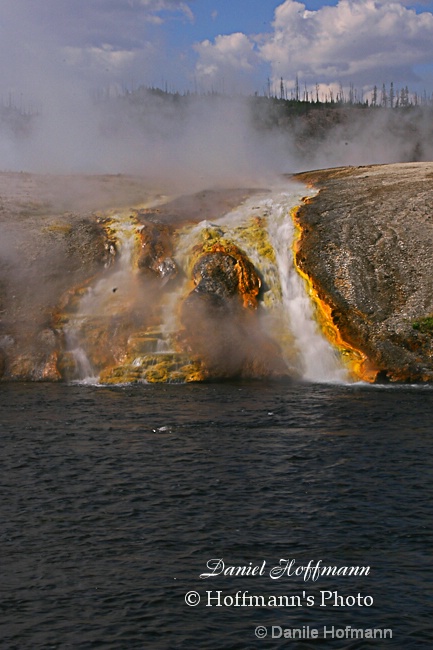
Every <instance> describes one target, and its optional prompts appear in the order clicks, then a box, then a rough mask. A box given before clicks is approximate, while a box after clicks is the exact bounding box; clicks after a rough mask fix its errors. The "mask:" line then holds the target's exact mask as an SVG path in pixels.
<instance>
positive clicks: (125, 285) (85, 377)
mask: <svg viewBox="0 0 433 650" xmlns="http://www.w3.org/2000/svg"><path fill="white" fill-rule="evenodd" d="M109 231H110V234H111V235H112V237H114V238H115V240H116V248H117V259H116V263H115V265H114V267H113V268H112V269H109V270H107V271H106V272H105V273H104V274H103V275H102V276H101V277H100V278H99V279H98V280H97V281H96V282H95V283H94V284H92V285H90V286H89V287H87V288H86V290H85V291H84V293H82V295H81V297H80V299H79V301H78V304H77V306H76V308H75V310H74V313H73V315H71V317H70V318H69V319H68V321H67V323H66V324H65V326H64V328H63V331H64V335H65V341H66V352H67V353H69V355H70V357H71V358H72V361H73V364H74V368H73V369H72V375H73V378H74V379H76V380H78V381H81V382H87V383H94V382H96V381H97V380H98V375H99V373H98V371H97V370H96V368H95V364H94V363H92V358H91V356H92V355H89V351H88V350H89V348H90V347H97V346H98V339H99V342H100V343H102V336H101V332H100V331H99V332H98V330H102V331H105V332H108V331H110V332H111V333H113V329H114V330H115V329H116V323H119V325H118V326H120V320H121V319H122V317H126V316H127V314H128V313H129V312H130V311H131V309H132V308H133V306H134V304H135V303H136V302H137V301H138V300H139V296H138V292H137V282H136V272H135V270H134V264H133V261H134V255H135V251H136V232H137V223H136V221H135V219H134V218H133V217H131V216H129V215H113V216H112V217H111V219H110V220H109ZM92 331H93V332H96V339H97V340H96V341H94V340H93V341H92ZM93 338H94V337H93Z"/></svg>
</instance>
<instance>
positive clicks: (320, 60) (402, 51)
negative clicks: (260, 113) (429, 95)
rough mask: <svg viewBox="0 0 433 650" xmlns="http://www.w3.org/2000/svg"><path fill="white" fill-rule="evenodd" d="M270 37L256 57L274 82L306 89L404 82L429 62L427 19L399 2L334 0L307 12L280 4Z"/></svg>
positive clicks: (432, 49) (431, 42)
mask: <svg viewBox="0 0 433 650" xmlns="http://www.w3.org/2000/svg"><path fill="white" fill-rule="evenodd" d="M273 30H274V31H273V33H271V34H268V35H263V36H262V42H261V45H260V56H261V57H262V58H263V59H264V60H265V61H266V62H268V63H269V64H270V65H271V69H272V74H273V78H274V79H275V80H277V79H279V78H280V77H283V78H284V79H285V80H287V81H293V79H294V78H295V76H296V74H298V75H299V77H300V78H302V80H306V81H307V82H309V83H315V82H316V81H318V82H321V83H322V82H325V83H332V82H336V81H343V82H346V83H348V82H349V81H353V82H354V83H361V84H364V83H368V82H370V83H374V82H377V83H381V82H382V81H389V80H391V79H394V81H396V82H398V81H401V80H405V81H410V80H411V79H412V80H413V79H415V78H416V75H415V73H414V71H413V66H414V65H416V64H421V63H428V62H431V61H432V59H433V15H432V14H431V13H429V12H422V13H419V14H417V13H416V12H415V11H414V10H411V9H407V8H405V7H404V6H403V5H402V4H401V3H399V2H381V3H379V2H374V0H340V2H339V3H338V4H337V5H336V6H324V7H322V8H321V9H318V10H317V11H308V10H307V9H306V7H305V5H304V4H302V3H300V2H296V1H295V0H286V1H285V2H283V4H281V5H280V6H279V7H277V9H276V11H275V20H274V23H273Z"/></svg>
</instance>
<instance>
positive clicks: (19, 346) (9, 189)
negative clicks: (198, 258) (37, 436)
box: [0, 172, 252, 381]
mask: <svg viewBox="0 0 433 650" xmlns="http://www.w3.org/2000/svg"><path fill="white" fill-rule="evenodd" d="M169 191H170V188H168V187H166V188H164V187H156V188H155V183H154V182H153V181H146V179H143V178H140V177H132V176H122V175H115V176H110V175H104V176H82V175H74V176H45V175H37V174H28V173H10V172H4V173H0V378H1V379H3V380H47V381H56V380H59V379H61V378H63V379H71V378H74V377H75V375H74V373H75V372H76V361H74V359H73V358H72V355H71V352H70V351H68V349H66V347H67V343H66V342H65V331H64V327H65V324H66V323H67V322H68V319H69V320H70V319H73V318H74V317H75V314H76V310H77V308H78V304H79V301H80V299H81V297H82V296H83V294H84V293H85V292H86V291H87V289H88V287H89V286H90V284H91V283H92V281H94V279H95V278H97V277H100V276H101V274H102V275H104V274H106V273H107V269H108V271H110V269H113V268H114V267H115V265H116V264H115V263H116V259H117V257H118V253H119V251H118V250H117V247H116V242H115V238H114V237H113V236H112V233H111V232H110V214H114V213H115V212H122V211H127V213H128V214H133V215H135V216H134V218H135V219H136V221H137V226H138V228H137V235H138V236H139V237H140V239H141V251H140V254H139V255H138V259H137V266H138V269H139V271H140V277H141V276H142V279H141V280H139V281H137V283H136V284H137V287H136V288H134V291H137V292H138V293H139V292H140V291H141V289H140V286H139V284H140V281H141V282H142V284H143V283H145V284H146V292H145V293H144V299H143V301H142V305H140V306H139V307H138V309H136V310H131V309H129V310H128V308H127V306H125V307H123V306H122V308H121V311H122V310H123V311H122V313H120V315H119V318H120V321H122V323H123V324H119V322H117V320H116V318H110V319H108V320H107V318H102V319H99V320H100V322H99V320H98V318H99V316H98V318H93V319H87V321H86V322H84V324H83V325H82V327H81V330H80V331H81V332H82V334H83V336H85V338H86V345H87V347H88V348H89V357H90V360H91V362H92V365H94V367H95V369H96V370H97V371H98V372H99V371H101V372H102V371H103V370H105V371H106V375H107V379H108V378H109V379H110V381H115V378H116V372H117V375H118V376H123V377H124V379H125V381H128V380H129V377H128V376H127V375H128V372H129V371H130V375H131V376H134V377H138V378H139V379H146V380H149V381H156V380H158V377H165V378H166V377H167V376H168V374H169V372H168V369H169V370H170V372H171V373H172V375H173V376H176V377H178V379H179V380H181V379H182V378H185V377H186V378H187V380H193V379H192V378H201V375H200V369H199V367H198V366H194V367H192V366H191V363H190V360H188V359H185V358H184V357H183V356H182V355H180V356H179V358H177V359H174V357H173V358H172V357H170V358H168V357H167V359H166V360H165V365H164V360H163V358H162V356H159V357H158V358H157V359H152V360H150V361H149V360H148V362H146V363H144V362H143V363H142V364H141V362H140V359H138V361H137V359H135V357H134V356H133V355H134V354H135V353H134V352H133V351H131V355H132V356H131V364H132V361H134V363H135V364H136V365H134V366H132V365H131V366H130V367H129V371H128V372H125V371H123V375H122V372H121V370H119V369H118V370H116V368H117V366H116V364H119V363H124V362H125V361H124V359H125V356H126V357H127V356H128V355H129V351H128V350H129V347H128V346H129V344H128V341H129V338H131V336H132V337H133V336H135V335H136V334H137V332H138V334H140V332H141V333H142V335H143V337H144V338H145V339H146V341H148V340H149V339H150V338H152V337H151V336H149V335H148V330H149V328H150V327H151V326H153V325H155V323H157V322H158V319H157V316H156V315H155V314H154V313H153V307H152V304H153V302H155V303H156V300H155V301H154V297H155V296H157V295H158V294H159V292H160V288H161V287H162V286H163V285H165V284H166V283H167V281H168V280H172V279H173V278H175V277H176V275H177V271H178V269H177V267H176V264H175V262H174V259H173V257H172V252H173V248H172V247H173V238H172V232H173V229H172V226H171V224H172V223H175V224H177V225H178V226H179V225H181V224H184V223H194V222H198V221H201V220H202V219H203V218H206V217H211V216H214V215H219V214H221V212H224V211H225V210H227V209H230V207H231V206H234V205H237V204H238V203H239V201H241V200H242V198H245V197H247V196H249V195H250V194H251V193H252V190H248V189H246V190H211V191H203V192H198V193H196V194H193V195H189V196H185V197H182V196H178V197H177V198H176V197H174V196H173V197H170V196H169ZM149 276H150V277H149ZM110 291H112V292H113V296H114V295H115V296H116V297H117V296H119V301H120V302H121V301H122V300H123V294H122V288H119V287H118V286H117V284H113V286H112V288H110ZM114 292H116V293H114ZM122 304H123V303H122ZM140 328H141V329H140ZM138 334H137V336H138ZM80 342H81V341H80V340H78V343H77V344H80ZM133 347H134V345H132V348H133ZM140 364H141V365H140ZM156 366H157V367H156ZM110 373H111V374H110ZM176 373H177V374H176Z"/></svg>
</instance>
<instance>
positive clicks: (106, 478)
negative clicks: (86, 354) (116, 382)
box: [0, 383, 433, 650]
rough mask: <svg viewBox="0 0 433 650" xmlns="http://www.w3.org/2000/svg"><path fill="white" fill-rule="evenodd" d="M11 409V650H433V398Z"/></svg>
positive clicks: (7, 429) (206, 391)
mask: <svg viewBox="0 0 433 650" xmlns="http://www.w3.org/2000/svg"><path fill="white" fill-rule="evenodd" d="M0 409H1V410H0V423H1V426H0V440H1V461H0V462H1V472H0V481H1V502H0V518H1V519H0V525H1V529H0V533H1V545H0V550H1V581H0V592H1V593H0V616H1V619H0V625H1V627H0V639H1V641H0V643H1V647H2V648H5V649H8V650H12V649H14V648H16V649H17V650H26V649H29V650H30V649H32V650H39V649H42V648H43V649H45V648H47V649H48V648H50V649H51V648H53V649H54V648H80V649H87V648H89V649H90V648H103V649H107V650H124V649H129V648H131V649H135V648H137V649H143V648H155V649H156V650H159V649H165V648H167V649H172V648H175V649H176V648H182V649H193V650H195V649H201V648H203V649H207V648H209V649H217V648H218V649H219V648H221V649H227V650H231V649H244V648H245V649H246V648H263V649H264V648H282V647H284V648H292V649H295V648H300V649H301V650H305V649H307V648H312V649H316V648H354V649H355V648H356V649H359V648H377V649H379V648H391V647H392V648H408V649H417V650H418V649H423V648H426V649H429V648H431V647H433V617H432V612H433V608H432V605H433V596H432V591H433V590H432V588H433V573H432V568H433V567H432V564H433V562H432V550H433V425H432V422H433V418H432V413H433V390H432V389H431V388H413V387H405V388H404V387H400V388H395V387H393V388H379V387H377V388H375V387H365V386H360V385H358V386H356V385H355V386H324V385H304V384H289V383H286V384H276V383H225V384H208V385H185V386H170V385H168V386H167V385H157V386H147V385H144V386H137V387H124V388H121V387H117V388H102V387H92V386H79V385H75V386H67V385H61V384H55V385H44V384H3V385H2V386H1V389H0ZM211 559H214V560H216V559H219V560H222V561H224V563H225V566H226V567H229V566H231V565H234V566H247V567H248V566H249V567H250V568H252V567H254V566H258V567H261V573H262V575H260V574H258V575H249V576H245V575H244V576H223V575H218V576H217V575H215V576H214V577H211V578H209V579H200V577H199V576H200V574H201V573H204V572H209V569H207V567H206V564H207V562H208V561H209V560H211ZM282 559H285V560H288V559H289V560H293V561H294V563H293V564H292V567H301V566H306V565H308V563H309V562H310V561H312V562H313V563H317V562H318V561H319V560H320V561H321V563H322V564H323V565H326V566H339V567H341V566H369V567H370V572H369V574H368V575H361V576H360V575H358V576H342V575H340V576H334V577H322V578H320V579H319V580H317V581H312V580H306V581H305V580H304V579H303V577H305V575H304V576H302V575H300V576H298V577H296V576H293V575H292V576H287V575H284V576H282V577H281V578H280V579H272V578H271V577H270V575H269V573H270V570H271V569H272V568H273V567H275V566H276V565H278V564H279V562H280V560H282ZM250 563H251V564H250ZM190 591H194V592H197V593H198V595H199V596H200V598H201V602H200V603H199V604H198V605H197V606H195V607H192V606H188V605H187V604H186V603H185V595H186V594H187V593H188V592H190ZM207 592H210V598H211V602H210V606H208V605H209V602H208V598H209V594H208V593H207ZM218 592H221V593H220V594H219V595H218ZM238 592H239V594H241V595H242V594H244V593H245V592H248V595H254V596H264V597H265V598H266V599H268V598H269V597H280V596H284V595H286V596H292V595H298V596H299V598H300V602H298V601H297V602H296V603H294V604H292V605H288V606H272V605H271V606H265V607H261V606H254V605H255V601H254V603H253V604H252V605H251V606H234V605H233V604H231V603H232V602H233V603H234V602H235V598H236V594H237V593H238ZM325 592H331V593H332V598H333V597H334V596H335V594H334V592H336V595H337V596H338V597H339V598H340V599H341V598H342V599H344V602H345V603H346V602H347V600H346V599H348V602H349V603H351V602H352V600H351V598H350V597H354V598H358V594H360V596H359V598H361V599H362V603H364V604H359V602H358V601H357V602H356V604H355V605H353V606H345V607H342V606H340V607H336V606H335V603H334V602H333V601H332V599H331V597H329V594H328V593H325ZM324 593H325V595H324ZM323 597H325V598H326V600H325V602H324V603H322V601H321V599H322V598H323ZM190 598H192V599H194V598H195V599H197V596H196V595H194V594H193V595H192V596H190ZM218 598H220V599H224V598H226V601H225V603H226V604H224V603H223V604H222V606H221V607H218V606H217V602H218ZM230 598H231V599H232V600H230ZM239 598H241V596H238V599H239ZM308 598H310V601H308ZM365 599H366V601H367V603H368V604H369V606H368V605H365V602H366V601H365ZM220 602H221V601H220ZM266 602H268V601H266ZM284 602H285V601H284ZM340 602H341V601H340ZM323 604H325V605H326V606H323ZM257 626H263V627H264V628H266V629H265V631H263V629H259V630H258V634H261V635H264V634H265V633H266V634H267V636H266V638H265V639H259V638H257V637H256V636H255V629H256V627H257ZM302 626H310V629H317V631H318V634H319V637H318V638H310V639H308V638H304V639H303V640H296V638H295V639H293V638H288V637H286V638H285V637H284V633H285V634H288V632H287V630H289V632H290V630H293V629H298V630H300V629H301V628H302ZM347 626H349V629H351V628H355V629H361V630H368V629H372V628H374V629H380V630H382V629H391V630H392V638H388V639H384V638H382V639H380V638H376V639H366V638H357V639H356V638H351V637H350V636H349V637H348V636H347V633H346V632H345V631H344V630H345V629H346V627H347ZM285 630H286V632H285ZM280 631H281V634H280ZM324 632H326V638H325V639H323V634H324ZM341 634H344V635H346V636H344V637H343V636H338V635H341ZM279 635H280V636H279ZM332 635H334V636H332ZM276 637H278V638H276Z"/></svg>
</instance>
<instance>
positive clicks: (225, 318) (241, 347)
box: [181, 229, 288, 378]
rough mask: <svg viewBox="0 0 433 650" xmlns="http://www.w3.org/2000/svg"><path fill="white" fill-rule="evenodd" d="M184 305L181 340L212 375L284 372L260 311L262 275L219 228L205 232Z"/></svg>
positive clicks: (276, 375) (245, 375) (232, 375)
mask: <svg viewBox="0 0 433 650" xmlns="http://www.w3.org/2000/svg"><path fill="white" fill-rule="evenodd" d="M196 256H197V257H196V261H195V263H194V265H193V268H192V272H191V275H192V280H193V282H194V285H195V288H194V289H193V290H192V291H191V292H190V294H189V295H188V297H187V298H186V299H185V301H184V302H183V305H182V314H181V322H182V325H183V332H182V335H181V342H182V344H183V345H184V346H185V347H186V349H187V351H188V352H189V354H191V355H192V356H193V357H194V358H198V359H200V360H201V363H202V366H203V370H204V373H205V375H206V376H207V377H211V378H224V377H254V378H259V377H282V376H286V375H287V374H288V369H287V367H286V365H285V363H284V361H283V360H282V357H281V350H280V349H279V347H278V345H277V344H276V343H275V341H273V340H272V339H270V338H269V337H268V336H267V335H266V334H265V332H264V331H263V330H262V328H261V325H260V321H259V318H258V314H257V307H258V296H259V292H260V287H261V279H260V277H259V275H258V273H257V271H256V269H255V268H254V265H253V264H252V263H251V261H250V260H249V259H248V257H247V256H246V255H245V253H244V252H243V251H241V250H240V249H239V248H238V247H237V246H235V245H234V244H232V243H231V242H229V241H227V240H225V239H224V238H222V237H221V238H219V236H218V231H217V230H215V229H214V230H213V231H212V232H207V233H206V232H205V233H204V244H203V247H202V248H201V251H200V250H198V251H197V250H196Z"/></svg>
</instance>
